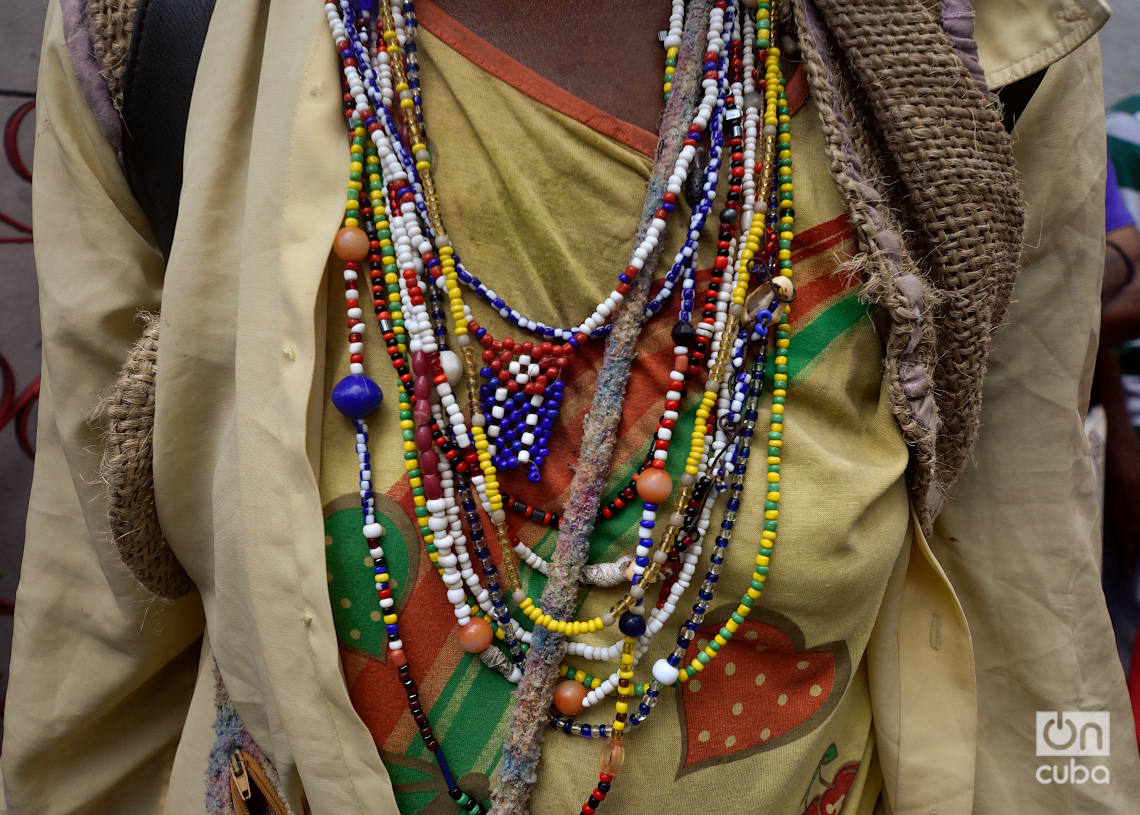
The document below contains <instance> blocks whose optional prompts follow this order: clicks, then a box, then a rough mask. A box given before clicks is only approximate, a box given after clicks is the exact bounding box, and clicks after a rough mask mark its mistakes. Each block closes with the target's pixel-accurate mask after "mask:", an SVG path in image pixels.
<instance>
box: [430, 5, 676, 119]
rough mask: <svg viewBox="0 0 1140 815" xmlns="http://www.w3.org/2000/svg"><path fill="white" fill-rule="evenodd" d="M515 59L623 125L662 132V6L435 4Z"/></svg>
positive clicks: (666, 20)
mask: <svg viewBox="0 0 1140 815" xmlns="http://www.w3.org/2000/svg"><path fill="white" fill-rule="evenodd" d="M437 5H439V7H440V8H442V9H443V10H444V11H445V12H447V13H448V14H450V15H451V16H452V17H453V18H455V19H456V20H457V21H458V22H459V23H461V24H462V25H463V26H465V27H466V28H469V29H470V30H471V31H473V32H474V33H475V34H477V35H478V36H480V37H482V38H483V39H484V40H486V41H487V42H489V43H490V44H491V45H493V46H494V47H496V48H498V49H499V50H500V51H502V52H504V53H506V54H507V55H508V56H510V57H511V58H512V59H515V60H517V61H518V62H521V63H522V64H523V65H525V66H527V67H528V68H530V69H531V70H532V71H534V72H535V73H538V74H540V75H541V76H543V77H545V78H546V79H548V80H550V81H551V82H553V83H554V84H556V85H558V86H559V87H560V88H563V89H564V90H567V91H569V92H570V93H572V94H574V95H575V96H577V97H578V98H580V99H584V100H585V101H587V102H589V103H590V104H592V105H594V106H595V107H597V108H600V109H602V110H604V111H605V112H607V113H609V114H611V115H613V116H616V117H617V118H619V119H621V120H623V121H626V122H629V123H631V124H634V125H637V126H638V127H641V128H644V129H645V130H648V131H650V132H652V133H656V132H657V127H658V121H659V119H660V116H661V110H662V108H663V106H664V101H663V98H662V91H661V84H662V76H663V73H664V69H665V53H664V49H663V48H662V46H661V42H660V41H659V40H658V39H657V32H658V31H661V30H663V29H665V28H666V27H667V26H668V23H669V4H668V3H667V2H664V0H624V1H620V2H619V1H618V0H609V2H597V0H595V1H594V2H589V1H588V0H587V1H586V2H581V1H579V2H573V0H542V2H534V0H499V1H497V2H496V0H437Z"/></svg>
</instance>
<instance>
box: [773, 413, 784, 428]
mask: <svg viewBox="0 0 1140 815" xmlns="http://www.w3.org/2000/svg"><path fill="white" fill-rule="evenodd" d="M783 423H784V415H783V414H782V413H773V414H772V419H771V421H770V422H769V424H779V425H782V424H783Z"/></svg>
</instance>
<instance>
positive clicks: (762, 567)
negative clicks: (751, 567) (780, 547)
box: [756, 566, 768, 575]
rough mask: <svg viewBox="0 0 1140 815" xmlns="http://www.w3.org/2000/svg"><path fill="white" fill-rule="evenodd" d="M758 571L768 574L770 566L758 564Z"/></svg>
mask: <svg viewBox="0 0 1140 815" xmlns="http://www.w3.org/2000/svg"><path fill="white" fill-rule="evenodd" d="M756 572H757V573H758V574H765V575H766V574H768V567H767V566H757V567H756Z"/></svg>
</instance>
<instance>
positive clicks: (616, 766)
mask: <svg viewBox="0 0 1140 815" xmlns="http://www.w3.org/2000/svg"><path fill="white" fill-rule="evenodd" d="M623 764H625V745H624V744H622V743H621V742H620V741H614V740H613V739H610V740H609V741H607V742H606V746H605V747H604V748H603V749H602V772H603V773H605V774H606V775H617V774H618V773H620V772H621V767H622V765H623Z"/></svg>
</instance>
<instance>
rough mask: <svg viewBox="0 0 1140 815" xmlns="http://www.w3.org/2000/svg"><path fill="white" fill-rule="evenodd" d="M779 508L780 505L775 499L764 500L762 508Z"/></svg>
mask: <svg viewBox="0 0 1140 815" xmlns="http://www.w3.org/2000/svg"><path fill="white" fill-rule="evenodd" d="M779 508H780V505H779V504H777V503H776V502H775V501H768V500H765V501H764V509H779Z"/></svg>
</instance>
